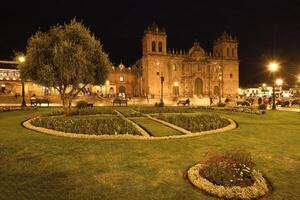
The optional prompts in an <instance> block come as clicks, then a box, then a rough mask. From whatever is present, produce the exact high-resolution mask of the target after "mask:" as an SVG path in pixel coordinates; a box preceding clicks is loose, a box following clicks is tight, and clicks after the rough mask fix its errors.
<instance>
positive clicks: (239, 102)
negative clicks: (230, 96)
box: [236, 101, 251, 106]
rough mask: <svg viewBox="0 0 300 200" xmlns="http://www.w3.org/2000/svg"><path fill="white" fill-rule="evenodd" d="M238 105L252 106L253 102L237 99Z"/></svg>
mask: <svg viewBox="0 0 300 200" xmlns="http://www.w3.org/2000/svg"><path fill="white" fill-rule="evenodd" d="M236 105H237V106H250V105H251V104H250V102H248V101H237V102H236Z"/></svg>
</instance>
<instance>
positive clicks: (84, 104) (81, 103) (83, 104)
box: [76, 101, 88, 109]
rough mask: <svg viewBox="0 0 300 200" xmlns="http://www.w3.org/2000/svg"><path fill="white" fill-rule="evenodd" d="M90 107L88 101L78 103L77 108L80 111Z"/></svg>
mask: <svg viewBox="0 0 300 200" xmlns="http://www.w3.org/2000/svg"><path fill="white" fill-rule="evenodd" d="M87 107H88V102H86V101H78V102H77V103H76V108H78V109H83V108H87Z"/></svg>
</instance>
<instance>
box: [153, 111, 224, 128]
mask: <svg viewBox="0 0 300 200" xmlns="http://www.w3.org/2000/svg"><path fill="white" fill-rule="evenodd" d="M155 117H156V118H157V119H160V120H163V121H166V122H168V123H171V124H174V125H176V126H179V127H182V128H183V129H186V130H189V131H191V132H201V131H209V130H215V129H219V128H223V127H225V126H227V125H229V124H230V122H229V121H228V120H227V119H224V118H221V117H220V116H219V115H216V114H203V115H183V114H178V115H168V114H159V115H157V116H155Z"/></svg>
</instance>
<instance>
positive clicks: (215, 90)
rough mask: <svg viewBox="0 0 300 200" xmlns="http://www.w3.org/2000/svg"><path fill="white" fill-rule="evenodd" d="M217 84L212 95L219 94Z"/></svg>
mask: <svg viewBox="0 0 300 200" xmlns="http://www.w3.org/2000/svg"><path fill="white" fill-rule="evenodd" d="M219 92H220V91H219V86H215V87H214V95H219Z"/></svg>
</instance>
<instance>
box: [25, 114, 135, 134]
mask: <svg viewBox="0 0 300 200" xmlns="http://www.w3.org/2000/svg"><path fill="white" fill-rule="evenodd" d="M31 124H32V125H34V126H37V127H43V128H47V129H52V130H56V131H62V132H68V133H80V134H93V135H104V134H105V135H116V134H132V135H140V133H139V132H138V131H137V130H136V129H135V128H134V127H133V126H132V125H131V124H129V123H128V122H126V121H125V120H123V119H121V118H120V117H109V118H97V117H82V118H81V117H80V118H79V117H76V118H74V117H64V116H60V117H40V118H36V119H34V120H33V121H32V122H31Z"/></svg>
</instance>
